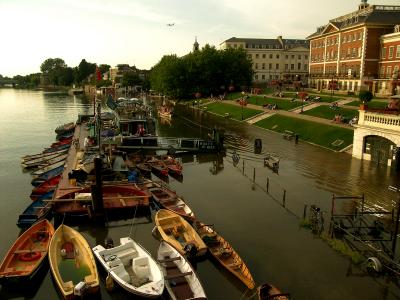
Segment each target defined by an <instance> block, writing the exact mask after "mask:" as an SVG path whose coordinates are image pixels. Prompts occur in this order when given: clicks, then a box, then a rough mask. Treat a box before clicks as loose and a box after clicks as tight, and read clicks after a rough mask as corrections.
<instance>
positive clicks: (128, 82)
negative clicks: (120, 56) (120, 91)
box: [122, 72, 142, 86]
mask: <svg viewBox="0 0 400 300" xmlns="http://www.w3.org/2000/svg"><path fill="white" fill-rule="evenodd" d="M141 84H142V79H140V77H139V75H138V74H136V73H135V72H127V73H125V74H124V75H123V76H122V86H135V85H141Z"/></svg>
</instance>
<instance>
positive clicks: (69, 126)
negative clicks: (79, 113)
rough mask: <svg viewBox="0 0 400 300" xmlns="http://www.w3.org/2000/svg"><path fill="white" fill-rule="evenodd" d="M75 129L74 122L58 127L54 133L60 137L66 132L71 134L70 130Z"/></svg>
mask: <svg viewBox="0 0 400 300" xmlns="http://www.w3.org/2000/svg"><path fill="white" fill-rule="evenodd" d="M74 129H75V123H74V122H70V123H66V124H64V125H60V126H58V127H57V128H56V129H55V130H54V131H55V132H56V133H57V134H58V135H60V134H63V133H66V132H71V131H72V130H74Z"/></svg>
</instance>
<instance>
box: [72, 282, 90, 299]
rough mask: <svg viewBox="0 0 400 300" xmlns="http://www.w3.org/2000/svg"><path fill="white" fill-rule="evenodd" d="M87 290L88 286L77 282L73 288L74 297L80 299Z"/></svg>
mask: <svg viewBox="0 0 400 300" xmlns="http://www.w3.org/2000/svg"><path fill="white" fill-rule="evenodd" d="M87 288H88V286H87V284H86V283H85V282H84V281H81V282H79V283H78V284H77V285H75V287H74V295H75V296H80V297H82V296H83V295H84V294H85V292H86V290H87Z"/></svg>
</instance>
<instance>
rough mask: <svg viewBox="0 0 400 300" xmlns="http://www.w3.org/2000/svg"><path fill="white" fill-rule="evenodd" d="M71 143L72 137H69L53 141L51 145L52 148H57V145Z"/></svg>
mask: <svg viewBox="0 0 400 300" xmlns="http://www.w3.org/2000/svg"><path fill="white" fill-rule="evenodd" d="M71 143H72V137H70V138H67V139H61V140H59V141H57V142H54V143H52V144H51V145H50V148H57V147H59V146H62V145H69V144H71Z"/></svg>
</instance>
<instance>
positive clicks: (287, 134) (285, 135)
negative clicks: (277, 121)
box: [283, 130, 294, 140]
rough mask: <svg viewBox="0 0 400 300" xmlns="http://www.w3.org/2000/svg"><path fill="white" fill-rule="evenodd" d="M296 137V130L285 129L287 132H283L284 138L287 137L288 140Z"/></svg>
mask: <svg viewBox="0 0 400 300" xmlns="http://www.w3.org/2000/svg"><path fill="white" fill-rule="evenodd" d="M293 137H294V132H293V131H290V130H285V132H284V133H283V138H284V139H287V140H291V139H293Z"/></svg>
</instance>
